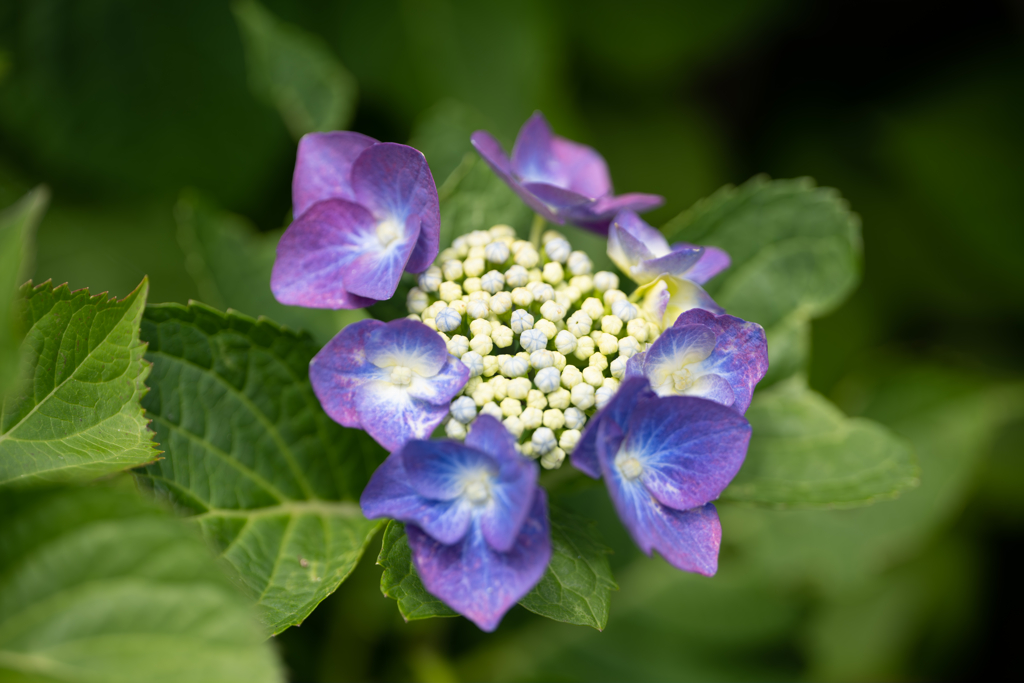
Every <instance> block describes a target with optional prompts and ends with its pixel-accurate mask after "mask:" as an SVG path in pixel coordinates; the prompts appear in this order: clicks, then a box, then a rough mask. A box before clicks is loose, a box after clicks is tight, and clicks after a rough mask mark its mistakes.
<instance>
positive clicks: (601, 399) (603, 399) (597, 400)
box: [594, 386, 615, 410]
mask: <svg viewBox="0 0 1024 683" xmlns="http://www.w3.org/2000/svg"><path fill="white" fill-rule="evenodd" d="M614 395H615V390H614V389H609V388H608V387H603V386H602V387H598V388H597V391H595V392H594V405H596V406H597V409H598V410H600V409H601V408H604V407H605V406H606V405H608V401H610V400H612V396H614Z"/></svg>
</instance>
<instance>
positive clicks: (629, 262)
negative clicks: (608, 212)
mask: <svg viewBox="0 0 1024 683" xmlns="http://www.w3.org/2000/svg"><path fill="white" fill-rule="evenodd" d="M629 216H633V217H636V214H635V213H633V212H632V211H623V212H621V213H619V214H618V215H617V216H616V217H615V219H614V220H613V221H612V223H611V225H609V226H608V258H610V259H611V260H612V261H613V262H614V263H615V265H617V266H618V267H619V269H620V270H622V271H623V272H625V273H629V272H631V269H632V268H633V266H635V265H637V264H638V263H640V262H641V261H648V260H651V259H653V258H654V254H653V253H652V252H651V250H650V249H648V248H647V246H646V245H645V244H644V243H643V241H641V240H640V239H639V238H638V237H635V236H634V235H633V234H631V233H630V232H629V231H628V230H626V229H625V228H624V227H623V226H622V224H621V223H620V221H623V220H625V219H626V218H627V217H629ZM637 220H639V217H637Z"/></svg>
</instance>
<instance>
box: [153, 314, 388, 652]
mask: <svg viewBox="0 0 1024 683" xmlns="http://www.w3.org/2000/svg"><path fill="white" fill-rule="evenodd" d="M142 338H143V339H144V340H145V341H147V342H148V343H149V351H148V353H147V358H148V359H149V360H150V361H151V362H152V363H153V373H152V376H151V377H150V380H149V386H150V389H151V390H150V393H149V394H148V395H147V396H146V398H145V399H144V401H143V406H144V407H145V408H146V411H147V413H146V414H147V416H149V417H150V418H152V420H153V426H154V427H155V429H156V434H157V437H156V438H157V441H158V442H159V443H160V445H161V447H162V448H163V449H164V450H165V451H166V452H165V454H164V459H163V460H161V461H159V462H157V463H155V464H153V465H151V466H149V467H148V468H146V469H145V470H144V472H143V474H144V476H145V477H146V478H147V479H148V480H149V481H150V482H151V483H152V485H153V487H154V488H155V490H156V491H158V492H159V493H161V494H165V495H167V496H168V497H169V498H170V499H171V500H172V501H174V503H175V504H176V505H178V506H179V507H180V508H181V509H182V510H183V511H184V512H186V513H187V514H190V515H192V518H193V519H195V520H196V521H197V522H198V524H199V526H200V527H201V528H202V530H203V532H204V534H205V535H206V537H207V538H208V539H209V541H210V542H211V543H212V545H213V546H214V547H215V548H216V549H217V551H218V552H219V553H220V554H221V556H222V557H223V558H224V559H225V560H226V561H227V562H228V563H229V564H230V565H231V566H233V567H234V569H235V570H236V571H237V573H238V576H239V577H240V580H241V582H242V583H243V584H244V585H245V586H246V588H247V589H248V591H249V593H250V594H251V595H252V597H253V598H254V599H255V600H256V602H257V603H258V604H259V605H260V607H261V608H262V617H263V620H264V621H265V622H266V624H267V627H268V629H269V630H270V631H271V632H273V633H278V632H280V631H282V630H284V629H285V628H287V627H289V626H292V625H294V624H298V623H300V622H301V621H302V620H303V619H305V617H306V616H307V615H309V613H310V612H312V611H313V608H315V607H316V605H317V604H319V603H320V601H321V600H323V599H324V598H326V597H327V596H328V595H330V594H331V593H332V592H334V590H336V589H337V587H338V586H339V585H340V584H341V582H342V581H344V580H345V578H346V577H347V576H348V575H349V573H350V572H351V571H352V569H353V567H355V564H356V562H357V561H358V560H359V557H360V556H361V555H362V553H363V550H364V549H365V547H366V543H367V542H368V541H369V539H370V538H371V537H372V536H373V534H374V533H375V531H376V529H377V526H378V523H377V522H370V521H368V520H367V519H366V518H364V517H363V515H362V513H361V512H360V511H359V506H358V504H357V503H356V502H355V501H356V500H357V499H358V496H359V494H360V492H361V491H362V488H363V486H364V485H365V484H366V482H367V481H368V480H369V475H370V473H371V472H372V471H373V469H374V468H375V467H376V466H377V464H379V462H380V461H381V460H382V459H383V455H384V454H383V452H382V450H381V449H380V448H379V447H378V446H377V445H376V444H374V443H373V442H372V441H371V440H370V439H369V437H367V436H366V435H365V433H363V432H361V431H358V430H351V429H344V428H342V427H341V426H339V425H337V424H336V423H334V422H332V421H331V419H330V418H328V417H327V415H326V413H324V412H323V409H322V408H321V407H320V404H319V403H318V401H317V399H316V396H315V395H314V394H313V390H312V387H311V386H310V384H309V378H308V366H309V361H310V359H311V358H312V357H313V355H314V354H315V353H316V350H317V346H316V345H315V344H314V343H313V341H312V339H310V338H309V336H308V335H300V334H296V333H293V332H290V331H288V330H284V329H282V328H280V327H278V326H277V325H275V324H274V323H272V322H270V321H268V320H259V321H257V320H253V319H252V318H248V317H246V316H243V315H241V314H237V313H227V314H224V313H220V312H218V311H216V310H214V309H212V308H209V307H208V306H205V305H203V304H198V303H193V304H191V305H189V306H187V307H186V306H180V305H177V304H161V305H157V306H150V307H149V308H148V309H147V310H146V316H145V318H144V320H143V323H142Z"/></svg>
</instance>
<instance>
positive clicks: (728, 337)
mask: <svg viewBox="0 0 1024 683" xmlns="http://www.w3.org/2000/svg"><path fill="white" fill-rule="evenodd" d="M689 324H700V325H705V326H707V327H709V328H711V329H713V330H715V332H716V334H717V335H718V340H717V343H716V345H715V350H714V351H713V352H712V353H711V355H710V356H708V357H707V358H706V359H705V360H703V361H702V362H700V363H697V364H695V365H694V366H693V368H692V372H693V373H694V374H695V375H701V374H703V375H704V376H706V377H707V376H717V377H719V378H721V380H723V381H725V382H727V383H728V384H729V387H730V388H731V390H732V394H733V395H734V401H733V402H732V408H733V410H736V411H738V412H739V413H740V414H743V413H745V412H746V411H747V408H748V407H749V406H750V400H751V398H752V397H753V394H754V387H756V386H757V383H758V382H760V381H761V378H763V377H764V375H765V373H766V372H768V344H767V341H766V339H765V334H764V329H763V328H762V327H761V326H760V325H758V324H757V323H751V322H747V321H745V320H741V319H740V318H736V317H734V316H731V315H719V316H716V315H714V314H712V313H709V312H707V311H703V310H700V309H694V310H692V311H687V312H686V313H683V314H682V315H681V316H679V319H678V320H676V325H679V326H686V325H689ZM667 331H668V330H666V332H667ZM708 381H709V382H714V381H715V380H708ZM694 389H698V388H697V386H696V384H695V385H694ZM712 390H713V389H712V386H711V385H710V384H706V385H704V386H702V387H701V388H700V389H699V391H703V392H712ZM715 391H718V392H721V389H720V388H718V389H717V390H715ZM693 394H694V395H705V396H707V398H711V399H712V400H718V399H717V398H714V396H717V395H718V394H717V393H716V394H714V395H712V393H697V391H694V392H693Z"/></svg>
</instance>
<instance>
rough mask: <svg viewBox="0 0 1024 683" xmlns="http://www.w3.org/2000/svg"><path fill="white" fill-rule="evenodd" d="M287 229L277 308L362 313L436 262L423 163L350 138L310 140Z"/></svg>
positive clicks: (435, 226)
mask: <svg viewBox="0 0 1024 683" xmlns="http://www.w3.org/2000/svg"><path fill="white" fill-rule="evenodd" d="M292 203H293V210H294V213H295V221H294V222H293V223H292V224H291V225H290V226H288V229H287V230H286V231H285V233H284V235H283V236H282V237H281V241H280V242H279V243H278V245H277V259H276V261H275V262H274V270H273V272H272V274H271V279H270V288H271V290H272V291H273V293H274V296H275V297H276V298H277V300H278V301H280V302H281V303H284V304H289V305H294V306H307V307H310V308H361V307H364V306H368V305H370V304H372V303H374V302H376V301H383V300H385V299H389V298H391V296H392V295H394V293H395V290H396V289H397V287H398V281H399V278H401V276H402V271H403V270H408V271H409V272H412V273H420V272H423V271H424V270H426V269H427V267H428V266H429V265H430V263H431V261H433V260H434V257H436V256H437V250H438V240H439V238H440V226H441V218H440V212H439V209H438V201H437V189H436V187H435V185H434V178H433V176H432V175H431V174H430V168H429V167H428V166H427V161H426V159H425V158H424V157H423V154H422V153H420V152H419V151H417V150H415V149H413V148H412V147H408V146H406V145H399V144H395V143H390V142H377V141H376V140H374V139H373V138H370V137H367V136H365V135H360V134H359V133H352V132H348V131H337V132H332V133H309V134H308V135H305V136H303V138H302V139H301V140H300V141H299V152H298V159H297V160H296V163H295V175H294V177H293V180H292Z"/></svg>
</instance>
